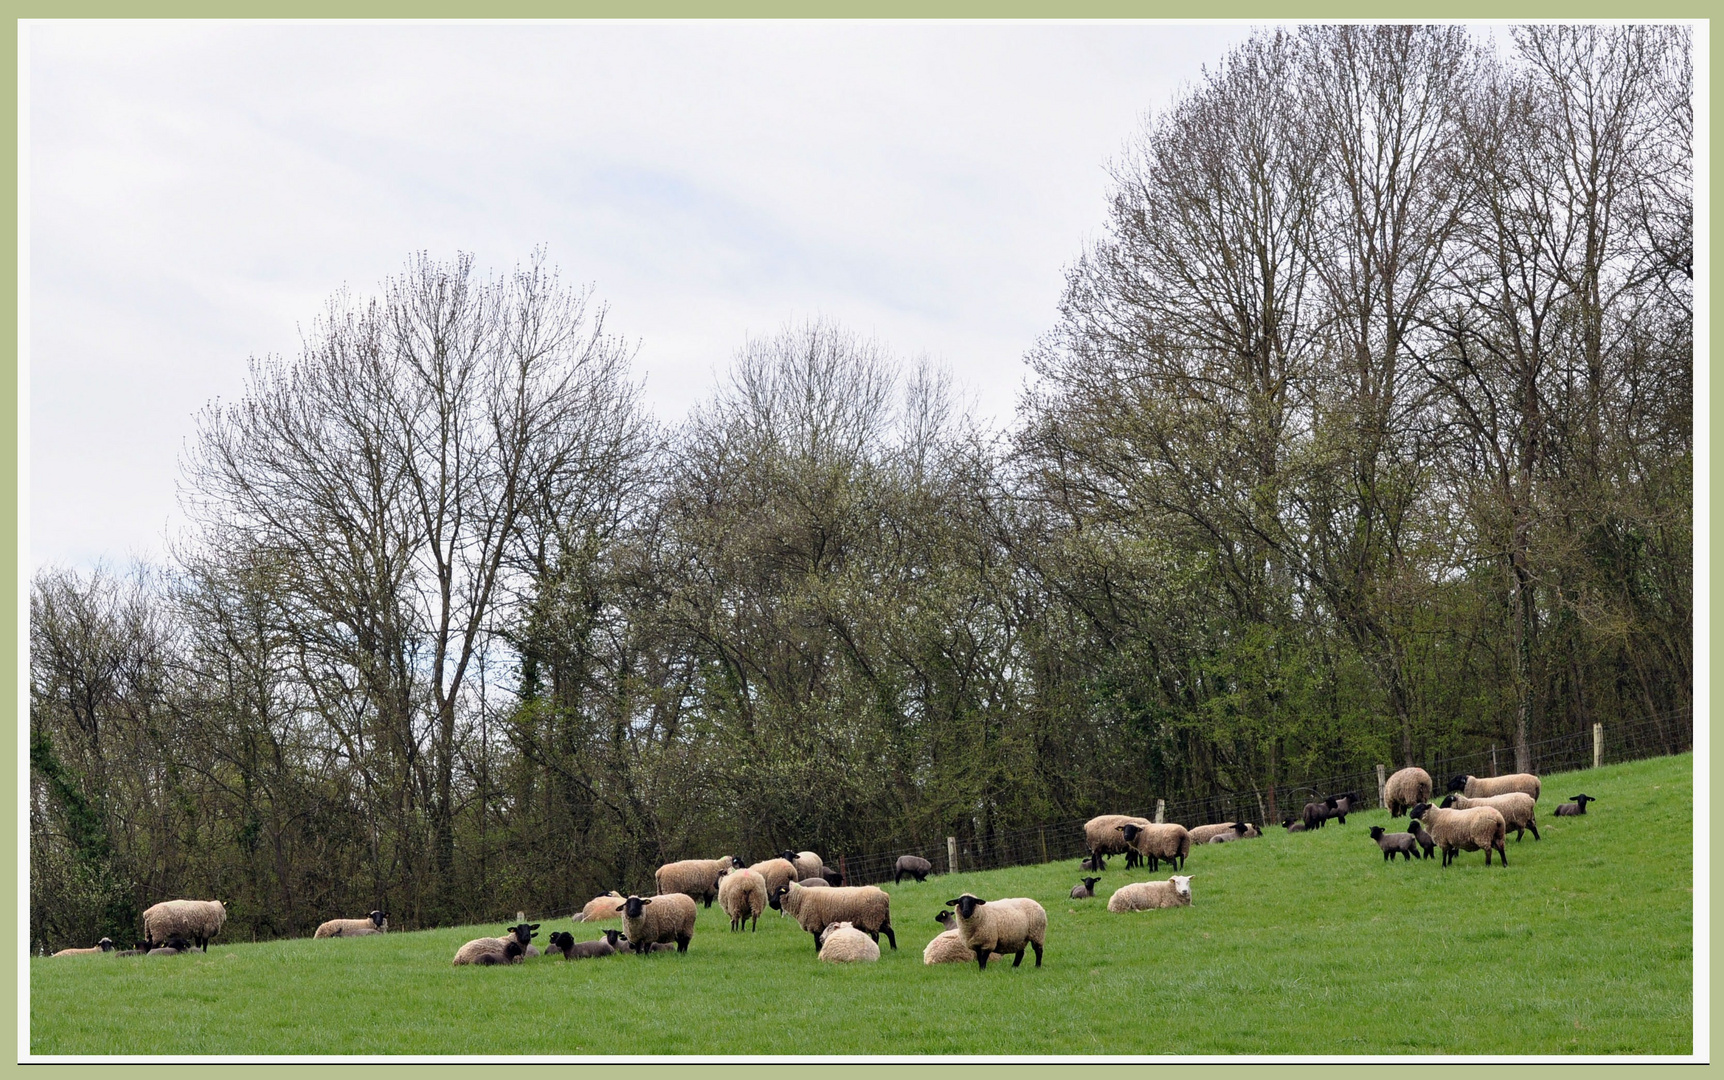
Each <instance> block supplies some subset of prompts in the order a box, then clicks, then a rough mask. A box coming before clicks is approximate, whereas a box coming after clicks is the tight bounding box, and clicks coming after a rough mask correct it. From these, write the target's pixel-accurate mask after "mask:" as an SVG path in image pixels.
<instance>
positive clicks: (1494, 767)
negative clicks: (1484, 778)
mask: <svg viewBox="0 0 1724 1080" xmlns="http://www.w3.org/2000/svg"><path fill="white" fill-rule="evenodd" d="M1491 775H1492V776H1496V775H1498V773H1497V744H1496V743H1491Z"/></svg>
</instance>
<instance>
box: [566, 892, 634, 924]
mask: <svg viewBox="0 0 1724 1080" xmlns="http://www.w3.org/2000/svg"><path fill="white" fill-rule="evenodd" d="M627 899H628V897H626V896H624V895H623V894H622V893H620V892H617V891H616V890H615V889H612V890H611V891H610V892H608V893H606V894H604V895H603V896H595V897H593V898H592V899H591V900H588V901H587V906H586V907H584V908H582V909H581V910H579V911H577V912H575V913H574V915H573V916H571V921H573V922H607V921H609V920H611V919H617V918H621V916H620V915H618V914H617V905H618V904H620V903H622V902H623V901H624V900H627Z"/></svg>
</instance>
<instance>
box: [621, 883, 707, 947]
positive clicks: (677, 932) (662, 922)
mask: <svg viewBox="0 0 1724 1080" xmlns="http://www.w3.org/2000/svg"><path fill="white" fill-rule="evenodd" d="M649 907H650V908H651V910H650V911H649V910H648V908H649ZM621 911H622V913H623V933H625V934H627V935H628V939H629V947H630V948H631V949H633V950H634V951H635V952H637V953H640V954H642V955H643V956H644V955H645V954H647V953H648V952H651V951H652V947H653V946H654V945H660V944H665V943H668V942H671V941H675V942H676V951H677V952H687V951H688V943H689V942H690V941H692V940H693V939H694V915H695V907H694V901H693V900H691V899H689V898H688V897H687V896H685V895H683V894H682V893H660V894H659V895H657V896H648V897H640V896H633V895H631V896H630V897H629V898H628V899H627V900H625V901H623V903H622V905H621Z"/></svg>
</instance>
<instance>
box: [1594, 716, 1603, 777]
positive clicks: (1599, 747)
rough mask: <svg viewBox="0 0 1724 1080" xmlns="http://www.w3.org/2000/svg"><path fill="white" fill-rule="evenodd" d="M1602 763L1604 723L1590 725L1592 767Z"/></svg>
mask: <svg viewBox="0 0 1724 1080" xmlns="http://www.w3.org/2000/svg"><path fill="white" fill-rule="evenodd" d="M1603 764H1604V725H1603V724H1594V725H1592V767H1593V768H1595V769H1596V768H1598V767H1599V766H1601V765H1603Z"/></svg>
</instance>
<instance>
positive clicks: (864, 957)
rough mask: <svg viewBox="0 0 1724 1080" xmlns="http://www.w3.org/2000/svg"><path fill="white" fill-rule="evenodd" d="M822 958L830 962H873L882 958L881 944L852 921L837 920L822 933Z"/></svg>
mask: <svg viewBox="0 0 1724 1080" xmlns="http://www.w3.org/2000/svg"><path fill="white" fill-rule="evenodd" d="M820 959H822V960H824V961H826V962H827V963H829V964H871V963H873V962H875V961H877V960H879V959H880V945H879V943H878V942H876V941H875V940H874V939H873V938H871V937H869V936H868V935H867V934H864V933H863V932H862V931H860V930H858V929H856V927H854V926H852V925H851V924H850V923H847V922H836V923H833V924H831V925H830V926H828V927H827V928H826V930H825V933H823V934H822V935H821V945H820Z"/></svg>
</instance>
